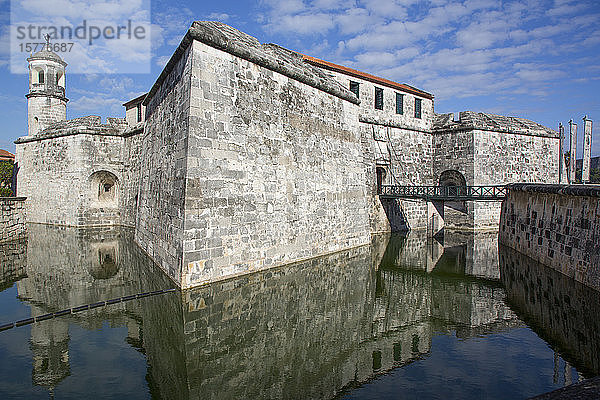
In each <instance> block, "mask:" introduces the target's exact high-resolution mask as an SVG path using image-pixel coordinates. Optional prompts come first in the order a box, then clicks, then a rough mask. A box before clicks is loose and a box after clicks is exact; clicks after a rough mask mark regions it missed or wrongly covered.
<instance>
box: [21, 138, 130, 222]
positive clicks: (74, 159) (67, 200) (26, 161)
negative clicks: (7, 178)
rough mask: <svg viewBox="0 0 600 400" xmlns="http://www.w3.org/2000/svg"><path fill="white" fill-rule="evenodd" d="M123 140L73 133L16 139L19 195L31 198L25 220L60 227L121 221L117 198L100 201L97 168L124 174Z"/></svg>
mask: <svg viewBox="0 0 600 400" xmlns="http://www.w3.org/2000/svg"><path fill="white" fill-rule="evenodd" d="M122 140H123V139H122V138H121V137H117V136H105V135H93V134H75V135H71V136H59V137H53V138H49V139H42V140H35V141H30V142H24V143H17V155H16V158H17V161H18V163H19V166H20V167H21V169H20V170H19V175H18V181H19V186H18V194H19V196H25V197H27V201H26V206H27V221H28V222H34V223H42V224H56V225H71V226H77V225H106V224H118V223H119V219H120V216H119V215H120V214H119V204H120V203H119V198H120V197H121V194H120V193H118V194H117V199H118V200H117V202H116V203H114V204H110V205H107V204H98V202H97V201H96V199H97V196H98V187H97V184H94V183H93V182H92V181H91V179H90V177H91V175H92V174H93V173H94V172H97V171H108V172H110V173H112V174H114V175H115V176H116V177H117V180H118V183H117V190H120V189H121V183H122V181H123V179H122V174H121V144H122Z"/></svg>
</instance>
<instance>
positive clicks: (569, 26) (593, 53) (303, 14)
mask: <svg viewBox="0 0 600 400" xmlns="http://www.w3.org/2000/svg"><path fill="white" fill-rule="evenodd" d="M15 1H16V0H15ZM21 1H28V2H30V3H32V4H33V5H37V4H39V7H40V8H41V9H43V8H44V7H48V3H52V1H46V0H45V1H41V0H21ZM55 1H56V2H57V4H58V5H57V6H56V7H54V9H60V10H62V9H65V10H68V9H70V8H69V7H68V6H72V7H74V8H73V9H76V8H77V7H79V6H80V4H79V3H86V2H88V1H89V0H55ZM146 1H147V0H146ZM106 2H107V3H109V4H110V3H114V2H118V0H110V1H109V0H106ZM132 2H133V3H136V2H140V3H143V2H144V0H130V1H128V2H127V4H131V3H132ZM95 3H97V2H95ZM44 4H45V5H44ZM78 4H79V5H78ZM127 12H131V11H127ZM149 15H150V19H151V23H152V27H151V32H152V35H151V42H152V43H151V44H152V51H151V53H152V59H151V60H146V61H140V70H142V71H143V70H146V69H147V68H145V66H147V65H148V62H149V63H150V64H149V65H150V72H149V73H131V74H115V73H109V72H102V69H101V68H97V70H96V71H94V70H93V69H92V70H91V72H87V73H70V72H69V68H70V69H71V70H75V69H78V68H76V65H83V64H85V63H87V65H92V66H95V63H99V62H100V60H93V59H92V60H91V61H90V60H86V61H83V59H79V58H77V57H76V55H72V56H71V57H72V58H73V59H69V55H65V56H64V58H65V60H66V61H67V62H68V63H70V64H71V66H70V67H68V68H67V97H68V98H69V99H70V102H69V104H68V118H74V117H78V116H84V115H101V116H102V117H103V118H105V117H106V116H124V109H123V107H122V103H123V102H125V101H127V100H129V99H131V98H133V97H136V96H137V95H139V94H141V93H144V92H146V91H147V90H148V89H149V88H150V87H151V85H152V83H153V82H154V81H155V79H156V78H157V76H158V75H159V74H160V71H161V70H162V67H163V65H164V64H165V63H166V61H167V60H168V59H169V57H170V55H171V54H172V53H173V51H174V49H175V48H176V47H177V45H178V44H179V42H180V40H181V38H182V37H183V35H184V33H185V32H186V30H187V28H188V27H189V25H190V24H191V22H192V21H193V20H220V21H223V22H225V23H227V24H229V25H232V26H234V27H236V28H238V29H240V30H242V31H245V32H247V33H249V34H250V35H252V36H255V37H257V38H258V39H259V40H260V41H261V42H263V43H264V42H273V43H277V44H280V45H282V46H284V47H287V48H289V49H292V50H296V51H300V52H302V53H305V54H309V55H312V56H315V57H319V58H322V59H325V60H328V61H332V62H335V63H339V64H343V65H346V66H349V67H353V68H356V69H359V70H362V71H366V72H370V73H372V74H375V75H378V76H382V77H385V78H388V79H391V80H394V81H397V82H401V83H407V84H409V85H412V86H416V87H418V88H420V89H423V90H425V91H428V92H430V93H433V94H434V95H435V110H436V112H440V113H443V112H455V111H463V110H472V111H485V112H492V113H497V114H503V115H511V116H519V117H524V118H528V119H532V120H534V121H536V122H539V123H541V124H543V125H546V126H548V127H550V128H552V129H557V125H558V122H562V123H563V124H565V125H568V121H569V119H573V120H575V122H577V123H578V125H579V130H580V132H581V131H582V128H583V123H582V117H583V116H584V115H586V114H587V115H588V116H589V118H591V119H592V120H594V137H593V138H594V141H593V143H594V145H593V155H600V135H598V132H599V129H600V128H599V127H600V57H599V56H600V23H599V22H600V2H598V1H597V0H588V1H570V0H536V1H491V0H468V1H462V2H461V1H446V0H431V1H415V0H396V1H392V0H390V1H384V0H361V1H349V0H344V1H338V0H314V1H307V0H304V1H303V0H256V1H231V0H221V1H191V0H190V1H181V2H175V1H163V0H153V1H152V2H151V4H150V13H149ZM125 17H126V16H125ZM0 24H1V25H0V28H1V30H0V34H1V36H2V40H1V41H0V43H2V45H1V46H3V47H0V77H1V79H2V85H1V86H0V110H1V111H0V113H1V114H0V115H1V116H2V120H3V129H2V130H1V131H0V148H4V149H7V150H9V151H13V150H14V144H13V143H12V142H13V141H14V140H15V139H16V138H17V137H20V136H23V135H25V134H26V129H27V126H26V111H27V109H26V99H25V97H24V95H25V93H26V92H27V76H26V75H25V74H13V73H11V72H10V65H9V64H10V63H9V48H8V45H7V43H8V41H9V38H8V35H9V33H8V31H9V29H8V28H9V24H10V2H9V1H6V0H0ZM122 52H123V53H130V51H128V50H127V49H125V50H123V51H122ZM25 58H26V57H24V59H23V63H24V65H26V64H25V63H26V61H25ZM142 66H144V68H142ZM79 69H81V68H79ZM579 136H580V143H581V136H582V135H581V134H580V135H579ZM578 154H581V150H579V151H578Z"/></svg>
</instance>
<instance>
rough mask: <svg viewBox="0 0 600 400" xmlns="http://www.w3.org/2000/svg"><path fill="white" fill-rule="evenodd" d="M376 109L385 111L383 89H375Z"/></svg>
mask: <svg viewBox="0 0 600 400" xmlns="http://www.w3.org/2000/svg"><path fill="white" fill-rule="evenodd" d="M375 109H376V110H383V89H381V88H378V87H376V88H375Z"/></svg>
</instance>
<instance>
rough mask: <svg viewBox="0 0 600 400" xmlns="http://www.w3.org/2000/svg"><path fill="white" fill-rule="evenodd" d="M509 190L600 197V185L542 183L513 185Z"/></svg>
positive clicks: (509, 186)
mask: <svg viewBox="0 0 600 400" xmlns="http://www.w3.org/2000/svg"><path fill="white" fill-rule="evenodd" d="M508 189H509V190H511V191H517V192H526V193H546V194H562V195H568V196H587V197H600V185H557V184H554V185H553V184H548V185H547V184H541V183H511V184H510V185H508Z"/></svg>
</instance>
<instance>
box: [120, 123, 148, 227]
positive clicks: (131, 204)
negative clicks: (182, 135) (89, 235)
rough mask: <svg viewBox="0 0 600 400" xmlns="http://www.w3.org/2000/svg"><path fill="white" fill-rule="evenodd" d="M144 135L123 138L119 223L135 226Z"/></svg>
mask: <svg viewBox="0 0 600 400" xmlns="http://www.w3.org/2000/svg"><path fill="white" fill-rule="evenodd" d="M143 138H144V135H143V134H142V133H139V134H134V135H132V136H129V137H126V138H125V139H124V140H123V202H122V207H121V225H124V226H130V227H135V224H136V220H137V203H138V195H139V189H140V179H141V178H140V177H141V174H142V165H143V162H144V160H143V159H142V158H141V157H140V156H139V155H140V154H142V147H143V145H144V141H143Z"/></svg>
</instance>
